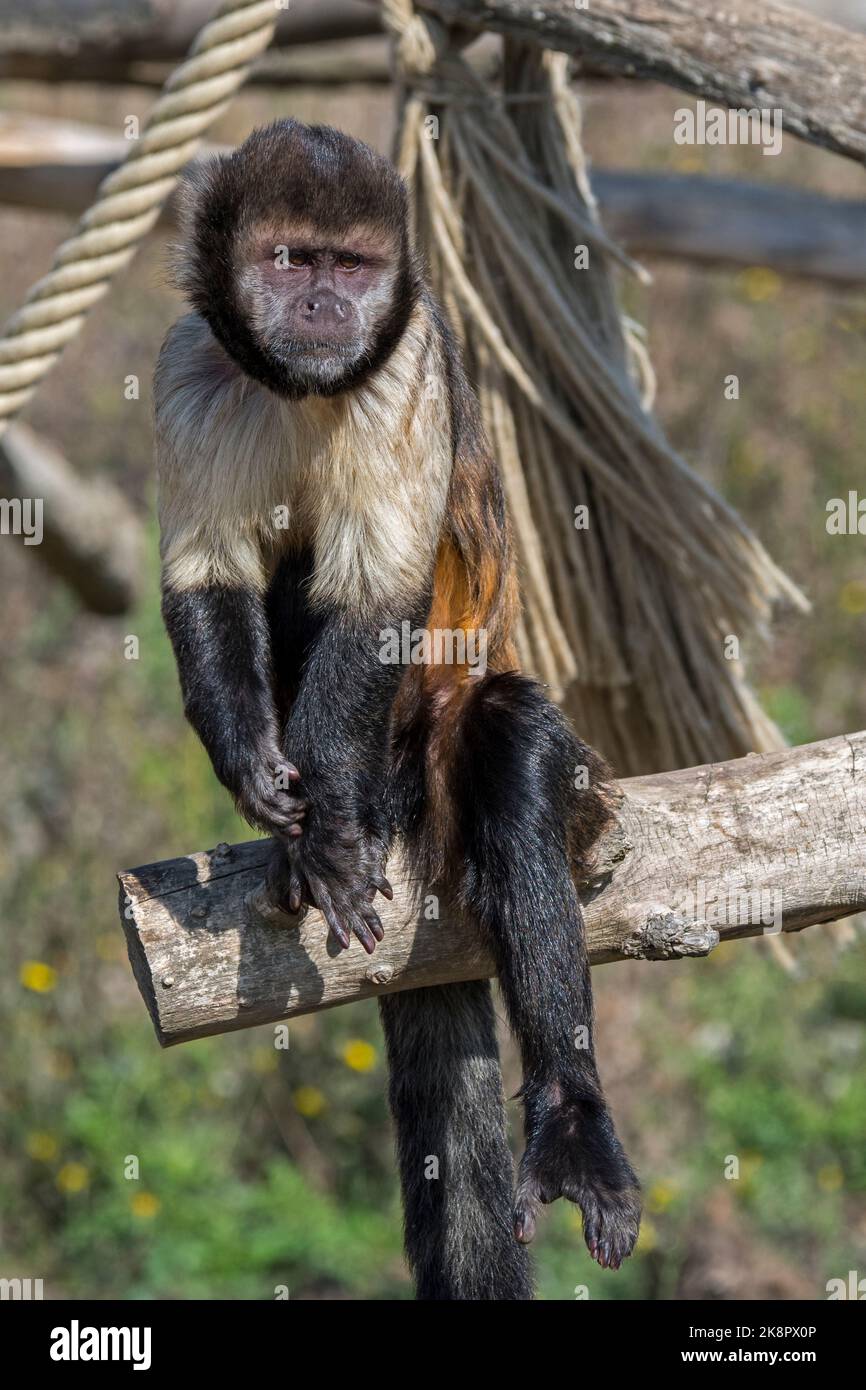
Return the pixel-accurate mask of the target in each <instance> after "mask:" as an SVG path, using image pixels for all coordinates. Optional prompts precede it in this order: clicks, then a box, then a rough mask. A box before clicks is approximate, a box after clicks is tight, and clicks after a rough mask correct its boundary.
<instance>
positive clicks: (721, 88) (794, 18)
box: [419, 0, 866, 161]
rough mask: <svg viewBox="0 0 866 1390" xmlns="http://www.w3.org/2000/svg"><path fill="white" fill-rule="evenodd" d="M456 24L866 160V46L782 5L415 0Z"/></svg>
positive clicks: (753, 0) (677, 0)
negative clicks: (777, 119) (754, 116)
mask: <svg viewBox="0 0 866 1390" xmlns="http://www.w3.org/2000/svg"><path fill="white" fill-rule="evenodd" d="M419 3H420V5H421V7H422V8H423V9H425V10H427V11H429V12H430V13H431V14H434V15H437V16H438V17H439V18H440V19H443V20H445V21H446V22H448V23H452V24H456V23H460V24H462V25H465V26H467V27H469V28H471V29H478V30H481V29H488V30H493V31H494V32H496V33H501V34H506V35H508V36H509V37H511V38H515V39H521V40H524V41H525V42H527V43H536V44H542V45H544V47H546V48H554V49H558V50H559V51H561V52H566V53H574V54H578V55H581V56H583V57H584V58H586V59H587V60H588V61H589V63H590V64H591V66H592V67H593V69H599V70H601V71H609V72H613V73H619V74H621V75H624V76H627V77H641V78H651V79H654V80H655V81H657V82H664V83H666V84H667V85H668V86H671V87H680V88H682V90H683V91H686V92H691V93H693V94H694V95H695V96H701V97H705V98H707V99H708V100H710V101H713V102H718V103H719V104H720V105H722V106H730V107H735V108H740V107H746V108H752V107H758V108H765V109H767V110H773V109H774V108H777V107H778V108H781V109H782V111H783V112H784V117H783V129H785V130H787V131H789V132H790V133H792V134H794V135H798V136H800V137H801V138H802V139H804V140H809V141H811V142H812V143H814V144H816V145H823V146H824V147H825V148H826V149H829V150H834V151H835V152H836V153H837V154H843V155H848V156H849V157H850V158H852V159H858V160H861V161H862V160H863V159H864V157H866V87H864V82H863V73H864V72H866V37H864V35H862V34H857V33H853V32H852V31H851V30H849V29H843V28H842V27H841V26H840V25H836V24H827V23H825V22H824V21H823V20H819V19H816V18H815V17H814V16H813V15H811V14H806V13H804V12H803V11H802V10H795V9H792V8H791V7H790V6H789V5H785V4H780V3H778V0H725V3H724V4H723V5H720V4H719V3H718V0H664V3H660V0H590V3H589V5H588V6H587V8H586V9H578V8H577V7H576V6H575V4H574V0H419Z"/></svg>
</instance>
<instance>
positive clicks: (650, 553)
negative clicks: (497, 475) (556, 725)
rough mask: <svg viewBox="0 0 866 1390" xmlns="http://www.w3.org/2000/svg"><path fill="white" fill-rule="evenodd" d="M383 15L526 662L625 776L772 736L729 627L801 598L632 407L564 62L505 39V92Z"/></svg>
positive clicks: (626, 342) (418, 202) (441, 32)
mask: <svg viewBox="0 0 866 1390" xmlns="http://www.w3.org/2000/svg"><path fill="white" fill-rule="evenodd" d="M383 14H384V18H385V21H386V24H387V25H388V27H389V29H390V30H391V32H392V34H393V35H394V38H395V51H396V59H397V66H398V73H399V76H400V78H401V80H402V82H403V85H404V90H405V100H404V106H403V111H402V121H401V133H400V139H399V154H398V162H399V164H400V167H401V171H402V172H403V174H404V176H405V177H406V178H407V180H408V181H409V183H410V186H411V190H412V195H413V216H414V220H415V231H416V236H417V239H418V241H419V242H420V244H421V246H422V247H423V249H424V251H425V253H426V256H427V262H428V267H429V270H430V274H431V278H432V280H433V283H434V286H435V288H436V290H437V292H438V294H439V295H440V297H441V298H442V299H443V300H444V302H445V306H446V308H447V310H448V312H449V314H450V316H451V318H452V321H453V322H454V325H455V327H456V329H457V331H458V333H459V334H460V335H461V337H462V340H463V344H464V348H465V351H466V356H467V359H468V361H469V364H470V368H471V371H472V374H473V377H474V379H475V382H476V384H477V386H478V388H479V394H480V398H481V406H482V412H483V416H484V420H485V423H486V426H487V430H488V433H489V435H490V439H491V444H492V446H493V449H494V452H495V454H496V457H497V459H498V461H499V464H500V467H501V470H502V474H503V479H504V485H505V489H506V493H507V495H508V500H509V503H510V510H511V514H512V517H513V523H514V532H515V541H516V546H517V551H518V558H519V562H520V570H521V581H522V590H523V600H524V622H523V625H522V629H521V631H520V633H519V636H518V646H519V651H520V655H521V660H522V661H523V662H524V664H525V665H526V667H527V668H528V669H529V670H531V671H532V672H533V673H534V674H536V675H537V676H539V677H540V678H541V679H542V680H544V681H546V682H547V683H548V684H549V685H550V686H551V687H552V689H553V691H554V692H555V693H558V694H560V695H564V694H567V697H568V701H569V704H570V705H572V707H573V709H574V712H575V714H576V715H577V717H578V718H579V723H580V727H581V732H582V733H583V734H584V735H585V736H586V737H587V738H588V740H589V741H590V742H592V743H594V744H596V745H597V746H598V747H600V748H601V749H602V750H603V751H604V752H605V753H606V754H607V756H608V757H609V758H611V760H612V761H613V762H614V764H615V766H616V768H617V771H618V772H619V773H620V774H622V775H625V774H627V773H633V772H640V771H644V770H656V771H657V770H659V769H663V768H666V767H682V766H688V765H689V764H694V763H702V762H711V761H714V760H716V759H719V758H730V757H736V756H738V755H740V754H741V753H744V752H747V751H749V750H751V749H766V748H770V747H774V746H777V745H778V744H779V742H780V735H779V733H778V730H776V729H775V727H774V725H773V724H772V723H771V721H770V720H769V719H767V717H766V716H765V715H764V713H763V711H762V710H761V709H760V706H759V705H758V703H757V701H756V699H755V697H754V695H753V694H752V692H751V690H750V689H749V686H748V684H747V683H746V681H745V679H744V677H743V675H742V663H741V662H737V661H728V660H725V655H724V638H725V636H726V635H727V634H737V635H738V636H739V637H740V638H741V640H742V639H745V638H746V637H747V635H748V634H750V633H752V632H758V633H761V634H763V633H764V632H765V631H766V629H767V627H768V623H769V618H770V616H771V612H772V609H773V606H774V605H775V603H776V602H777V601H779V600H786V601H787V602H789V603H792V604H795V605H797V606H800V607H802V606H804V604H805V601H804V600H803V598H802V596H801V595H800V593H799V591H798V590H797V589H796V588H795V587H794V585H793V584H791V582H790V581H789V580H788V579H787V578H786V577H785V576H784V575H783V574H782V573H781V571H779V570H778V569H777V568H776V566H775V565H774V564H773V562H772V561H771V559H770V558H769V556H768V555H767V554H766V552H765V551H764V550H763V548H762V547H761V545H760V544H759V542H758V541H757V540H756V539H755V537H754V536H752V534H751V533H750V532H749V531H748V529H747V528H746V526H745V525H744V524H743V522H742V521H741V519H740V518H739V517H738V516H737V514H736V513H735V512H734V511H733V510H732V509H731V508H730V507H728V505H727V504H726V503H725V502H724V501H723V500H722V499H721V498H720V497H718V496H717V495H716V493H714V492H713V490H712V489H711V488H710V487H708V486H707V485H706V484H705V483H704V482H703V481H702V480H701V479H700V478H698V477H697V475H696V474H694V473H693V472H692V470H691V469H690V468H689V467H688V466H687V464H686V463H685V462H684V461H683V460H682V459H681V458H680V457H679V456H678V455H677V454H676V453H675V452H674V451H673V450H672V449H671V447H670V445H669V444H668V442H667V441H666V439H665V438H664V436H663V434H662V431H661V429H660V427H659V425H658V424H657V422H656V421H655V420H654V419H653V417H652V416H651V415H650V414H649V413H648V407H649V404H650V402H651V400H652V395H653V389H654V378H653V375H652V368H651V365H650V362H649V358H648V354H647V352H646V348H645V345H644V343H643V341H642V338H641V336H640V331H639V330H638V329H637V328H636V326H635V325H633V324H631V323H630V322H629V321H628V320H624V319H623V317H622V315H621V313H620V310H619V306H618V302H617V297H616V293H615V288H614V282H613V277H612V274H611V269H612V264H613V263H618V264H620V265H625V266H626V268H627V269H630V270H634V269H635V267H634V266H633V264H632V263H630V262H629V261H628V258H627V257H624V256H623V254H622V253H621V252H620V251H619V250H618V249H617V248H616V247H614V246H613V245H612V244H611V242H610V241H609V239H608V238H607V236H606V235H605V233H604V230H603V228H602V227H601V225H600V223H599V220H598V214H597V210H596V206H595V201H594V199H593V196H592V191H591V188H590V185H589V180H588V177H587V171H586V164H585V159H584V154H583V148H582V141H581V121H580V109H579V106H578V103H577V101H576V99H575V97H574V94H573V92H572V91H571V88H570V86H569V82H568V65H567V59H566V58H565V57H564V56H563V55H561V54H554V53H544V54H541V53H540V52H539V51H538V50H536V49H535V48H532V47H530V46H528V45H527V46H525V47H524V46H518V45H514V44H510V45H508V46H507V48H506V79H507V83H506V85H507V87H508V91H507V93H501V92H499V91H496V90H493V89H491V88H490V87H488V86H486V85H485V84H484V83H483V82H482V81H481V79H480V78H479V77H478V76H477V75H476V74H475V73H474V72H473V70H472V69H471V67H470V66H469V65H468V64H467V63H466V62H465V61H464V60H463V58H462V57H461V55H460V52H459V46H458V45H459V41H460V39H461V38H462V36H461V35H459V34H458V33H455V34H453V36H452V35H449V31H448V30H446V29H445V28H444V26H443V25H442V24H441V23H439V22H438V21H437V20H435V19H432V18H430V17H427V16H423V15H421V14H419V13H417V12H416V11H415V8H414V5H413V3H412V0H383ZM451 37H453V38H454V40H455V42H453V43H452V42H451V41H450V39H451ZM434 120H435V122H436V123H437V124H436V125H432V121H434ZM432 134H435V135H436V137H437V138H431V135H432ZM579 244H585V245H586V246H588V247H589V266H588V268H585V269H580V270H578V269H575V268H573V265H572V255H573V253H572V248H573V247H574V246H575V245H579ZM584 502H585V503H588V504H589V511H590V519H589V528H588V529H586V530H580V531H578V530H575V526H574V507H575V505H576V504H580V503H584Z"/></svg>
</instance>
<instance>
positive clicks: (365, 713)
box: [155, 120, 640, 1299]
mask: <svg viewBox="0 0 866 1390" xmlns="http://www.w3.org/2000/svg"><path fill="white" fill-rule="evenodd" d="M178 273H179V282H180V284H181V286H182V288H183V289H184V291H185V293H186V296H187V298H188V300H189V303H190V305H191V306H192V312H191V313H189V314H187V315H186V317H184V318H181V319H180V320H179V322H178V323H176V324H175V325H174V327H173V328H172V329H171V331H170V332H169V334H168V337H167V339H166V342H165V345H164V347H163V349H162V352H161V354H160V359H159V365H158V368H157V373H156V390H155V394H156V436H157V455H158V472H159V506H160V526H161V554H162V563H163V614H164V618H165V623H166V626H167V628H168V632H169V636H170V638H171V641H172V644H173V647H174V651H175V655H176V658H177V665H178V670H179V674H180V683H181V688H182V692H183V698H184V705H185V710H186V714H187V717H188V718H189V720H190V722H191V724H192V725H193V728H194V729H195V730H196V732H197V733H198V735H199V737H200V738H201V741H202V743H203V744H204V746H205V748H206V749H207V752H208V754H209V755H210V758H211V761H212V763H213V767H214V771H215V772H216V775H217V777H218V778H219V779H220V781H221V782H222V783H223V784H224V785H225V786H226V787H227V788H228V789H229V791H230V792H231V793H232V795H233V797H234V799H235V802H236V804H237V806H238V808H239V810H240V812H241V814H242V815H243V816H245V817H246V819H247V820H248V821H249V822H250V824H251V825H254V826H257V827H258V828H259V829H261V830H263V831H265V832H266V833H268V834H270V835H272V836H273V837H274V838H275V851H274V858H273V863H272V865H271V868H270V871H269V884H270V891H271V894H272V896H273V898H274V900H275V901H276V902H277V903H279V904H280V905H282V906H283V907H285V908H286V909H288V910H289V911H292V912H294V911H297V910H298V909H300V908H301V907H302V906H304V905H310V906H313V905H314V906H315V907H317V908H319V909H320V910H321V912H322V913H323V915H324V918H325V920H326V922H327V924H328V927H329V929H330V932H331V933H332V935H333V937H334V938H335V939H336V941H337V942H338V943H339V944H340V946H342V947H347V946H349V942H350V937H351V936H352V935H354V936H355V937H357V939H358V941H359V942H360V944H361V946H362V947H363V948H364V949H365V950H366V951H373V949H374V947H375V945H376V942H377V941H380V940H381V939H382V934H383V933H382V926H381V923H380V921H379V916H378V913H377V911H376V906H375V903H376V897H377V894H382V895H384V896H385V897H386V898H390V897H391V888H390V885H389V883H388V880H387V878H386V876H385V872H386V861H387V856H388V852H389V848H390V846H391V843H392V841H393V839H394V837H395V836H399V837H400V838H401V842H402V844H403V846H404V848H405V852H406V853H407V854H408V856H409V858H410V862H411V864H412V866H413V870H414V872H415V873H416V874H417V876H418V878H419V879H420V880H421V881H423V882H425V883H428V884H430V885H431V887H432V888H433V889H434V890H436V891H438V892H441V893H443V894H444V895H446V897H447V898H448V900H449V901H450V902H451V903H452V904H454V905H455V906H456V908H457V910H458V911H460V912H462V913H465V914H468V915H469V916H470V917H471V918H472V919H474V921H475V922H476V923H477V924H478V927H479V928H480V930H481V931H482V932H483V934H484V938H485V940H486V941H487V943H488V945H489V948H490V950H491V952H492V955H493V957H494V960H495V963H496V968H497V972H498V975H499V981H500V986H501V989H502V994H503V997H504V1001H505V1006H506V1010H507V1014H508V1019H509V1022H510V1025H511V1028H512V1030H513V1033H514V1035H515V1037H516V1039H517V1042H518V1044H519V1047H520V1053H521V1058H522V1064H523V1086H522V1089H521V1093H520V1094H521V1097H522V1101H523V1107H524V1112H525V1131H526V1147H525V1152H524V1154H523V1157H522V1159H521V1162H520V1168H519V1173H518V1178H517V1185H516V1194H515V1189H514V1176H513V1169H512V1162H511V1156H510V1152H509V1148H508V1143H507V1138H506V1124H505V1111H504V1104H503V1095H502V1080H501V1075H500V1069H499V1058H498V1052H497V1044H496V1038H495V1029H494V1011H493V1005H492V1002H491V990H490V986H489V984H488V982H487V981H483V982H482V981H473V982H472V983H468V984H455V985H447V986H440V987H437V988H432V989H416V990H410V991H406V992H403V993H396V994H391V995H388V996H386V997H384V998H382V999H381V1001H380V1008H381V1014H382V1022H383V1026H384V1030H385V1038H386V1043H387V1052H388V1061H389V1067H390V1092H389V1098H390V1104H391V1109H392V1112H393V1116H394V1121H395V1126H396V1132H397V1150H398V1156H399V1163H400V1173H401V1181H402V1189H403V1200H404V1207H405V1237H406V1251H407V1255H408V1259H409V1262H410V1265H411V1267H412V1270H413V1272H414V1276H415V1280H416V1284H417V1291H418V1296H419V1297H420V1298H425V1299H527V1298H531V1297H532V1272H531V1267H530V1262H529V1258H528V1253H527V1251H526V1244H527V1242H529V1241H530V1240H531V1239H532V1237H533V1235H534V1233H535V1228H536V1218H537V1215H538V1210H539V1207H540V1205H541V1204H542V1203H547V1202H552V1201H553V1200H554V1199H555V1198H557V1197H559V1196H564V1197H567V1198H568V1199H569V1200H570V1201H572V1202H576V1203H577V1205H578V1206H579V1207H580V1209H581V1211H582V1213H583V1228H584V1235H585V1238H586V1243H587V1246H588V1248H589V1251H590V1254H591V1255H592V1256H593V1257H594V1258H595V1259H596V1260H597V1261H598V1263H599V1264H600V1265H602V1266H603V1267H605V1268H613V1269H616V1268H618V1267H619V1265H620V1263H621V1261H622V1260H623V1259H624V1258H625V1257H626V1256H627V1255H628V1254H630V1252H631V1250H632V1248H633V1246H634V1243H635V1239H636V1237H637V1232H638V1224H639V1219H640V1202H639V1195H638V1183H637V1179H636V1177H635V1175H634V1172H633V1171H632V1169H631V1167H630V1165H629V1162H628V1159H627V1158H626V1156H625V1153H624V1151H623V1149H622V1147H621V1145H620V1142H619V1139H618V1138H617V1135H616V1132H615V1130H614V1126H613V1121H612V1119H611V1116H610V1113H609V1111H608V1108H607V1105H606V1102H605V1098H604V1095H603V1092H602V1087H601V1082H600V1080H599V1076H598V1071H597V1069H596V1063H595V1056H594V1052H593V1045H592V993H591V986H590V972H589V964H588V961H587V953H586V941H585V935H584V927H583V922H582V918H581V910H580V905H579V901H578V897H577V893H576V891H575V875H576V873H578V872H580V871H581V868H582V867H583V868H584V869H585V866H586V862H587V856H588V854H589V850H590V848H591V846H592V844H593V842H594V840H595V839H596V837H597V836H598V833H599V831H600V830H601V829H602V828H603V826H604V825H605V823H606V822H607V821H608V819H609V815H610V812H609V805H610V798H609V793H608V790H607V776H608V773H607V769H606V767H605V765H604V764H603V763H602V761H601V759H600V758H599V757H598V756H597V755H596V754H595V753H593V752H592V751H591V750H590V749H589V748H587V747H586V746H585V745H584V744H582V743H581V742H579V740H578V739H577V738H576V736H575V735H574V733H573V732H572V731H571V729H570V728H569V726H568V724H567V723H566V721H565V719H564V718H563V716H562V715H561V714H560V713H559V711H558V710H557V709H555V708H554V706H553V705H551V704H550V703H549V702H548V700H547V699H546V697H545V695H544V693H543V691H542V690H541V688H540V687H539V686H538V685H537V684H535V683H534V682H533V681H532V680H530V679H528V678H527V677H526V676H524V675H521V674H520V673H519V671H518V669H517V667H518V662H517V657H516V654H515V649H514V644H513V631H514V625H515V620H516V616H517V594H516V587H517V586H516V579H515V568H514V560H513V555H512V548H511V541H510V537H509V523H508V517H507V514H506V509H505V503H504V499H503V492H502V484H501V481H500V477H499V474H498V471H497V467H496V464H495V462H494V460H493V459H492V458H491V456H490V451H489V448H488V445H487V443H486V441H485V438H484V434H483V431H482V428H481V425H480V422H479V409H478V404H477V401H476V399H475V397H474V395H473V392H472V390H471V388H470V386H469V384H468V382H467V378H466V375H465V372H464V368H463V365H462V363H461V360H460V355H459V352H458V350H457V347H456V345H455V341H454V338H453V337H452V334H451V332H450V329H449V328H448V326H447V324H446V322H445V320H444V318H443V315H442V311H441V310H440V308H439V306H438V305H437V304H436V303H435V301H434V299H433V298H432V296H431V293H430V290H429V289H428V287H427V285H426V284H425V281H424V278H423V274H422V270H421V268H420V265H419V261H418V258H417V256H416V254H415V252H414V251H413V248H412V246H411V245H410V240H409V232H408V217H407V196H406V191H405V188H404V186H403V183H402V181H401V180H400V178H399V176H398V175H397V173H396V171H395V170H394V169H393V167H392V166H391V165H390V164H389V163H388V162H387V160H385V159H383V158H382V157H381V156H380V155H378V154H376V153H375V152H374V151H373V150H371V149H369V148H368V147H367V146H366V145H363V144H361V143H360V142H359V141H357V140H354V139H352V138H351V137H349V136H347V135H344V134H341V133H340V132H338V131H336V130H331V129H329V128H328V127H325V126H305V125H301V124H299V123H298V122H296V121H291V120H287V121H278V122H276V123H275V124H274V125H271V126H268V127H267V128H266V129H262V130H257V131H255V132H254V133H253V134H252V135H250V137H249V139H248V140H247V141H246V142H245V143H244V144H243V145H241V146H240V147H239V148H238V149H237V150H235V151H234V153H232V154H229V155H222V156H219V157H217V158H216V159H213V160H212V161H210V162H208V163H206V164H205V165H203V166H201V167H200V168H199V169H198V170H197V172H195V173H194V175H192V177H191V181H190V183H189V185H188V187H187V194H186V216H185V238H184V243H183V246H182V248H181V251H180V257H179V265H178ZM404 622H408V623H409V624H410V628H411V630H414V629H417V628H423V629H426V630H428V631H436V630H437V629H438V630H443V631H449V630H450V631H460V630H462V631H463V632H464V633H472V632H475V633H484V634H485V636H486V642H487V669H486V671H485V672H484V673H483V674H479V673H478V672H477V671H473V668H472V667H471V666H470V665H469V664H457V663H454V662H448V661H445V660H442V661H436V660H431V661H429V662H427V663H424V664H417V665H416V664H409V665H401V664H398V663H396V662H394V661H388V660H384V659H383V656H382V653H383V637H384V634H386V633H389V632H392V631H394V630H396V631H397V632H398V633H399V632H400V631H401V624H403V623H404ZM583 774H585V775H583ZM587 780H588V785H586V786H585V789H576V788H580V787H583V786H584V784H585V783H586V782H587ZM356 949H357V948H356ZM431 1157H435V1158H436V1159H438V1163H439V1170H438V1178H428V1173H429V1171H430V1165H429V1159H430V1158H431Z"/></svg>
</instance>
